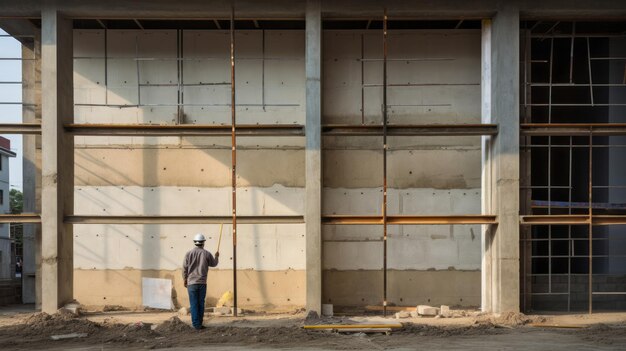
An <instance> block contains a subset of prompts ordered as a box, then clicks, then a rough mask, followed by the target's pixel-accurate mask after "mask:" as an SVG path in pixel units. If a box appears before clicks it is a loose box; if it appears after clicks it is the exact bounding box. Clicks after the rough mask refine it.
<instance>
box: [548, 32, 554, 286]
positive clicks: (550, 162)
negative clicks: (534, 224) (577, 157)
mask: <svg viewBox="0 0 626 351" xmlns="http://www.w3.org/2000/svg"><path fill="white" fill-rule="evenodd" d="M553 66H554V38H551V39H550V70H549V74H550V77H549V78H548V79H549V88H548V123H552V70H553ZM548 214H549V215H550V214H552V136H548ZM548 293H552V225H548Z"/></svg>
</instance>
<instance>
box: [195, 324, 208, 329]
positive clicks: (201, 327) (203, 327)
mask: <svg viewBox="0 0 626 351" xmlns="http://www.w3.org/2000/svg"><path fill="white" fill-rule="evenodd" d="M194 328H195V329H196V330H202V329H206V327H205V326H204V325H201V326H199V327H194Z"/></svg>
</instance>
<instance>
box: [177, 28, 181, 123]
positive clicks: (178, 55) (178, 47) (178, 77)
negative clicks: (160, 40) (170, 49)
mask: <svg viewBox="0 0 626 351" xmlns="http://www.w3.org/2000/svg"><path fill="white" fill-rule="evenodd" d="M180 51H181V50H180V29H177V30H176V95H177V96H176V101H178V104H177V106H176V124H180V119H181V114H180V108H181V103H182V102H181V101H180V88H181V87H180V74H181V68H180V65H181V59H180Z"/></svg>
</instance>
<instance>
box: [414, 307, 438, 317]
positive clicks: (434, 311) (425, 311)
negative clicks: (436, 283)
mask: <svg viewBox="0 0 626 351" xmlns="http://www.w3.org/2000/svg"><path fill="white" fill-rule="evenodd" d="M417 314H419V315H420V316H429V317H434V316H436V315H438V314H439V308H437V307H432V306H428V305H418V306H417Z"/></svg>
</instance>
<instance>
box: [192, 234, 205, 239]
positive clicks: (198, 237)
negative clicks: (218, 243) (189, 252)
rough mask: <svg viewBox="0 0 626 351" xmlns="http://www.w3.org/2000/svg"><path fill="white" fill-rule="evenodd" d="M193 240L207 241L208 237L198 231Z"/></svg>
mask: <svg viewBox="0 0 626 351" xmlns="http://www.w3.org/2000/svg"><path fill="white" fill-rule="evenodd" d="M193 241H206V239H205V238H204V235H202V234H201V233H198V234H196V236H194V237H193Z"/></svg>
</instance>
